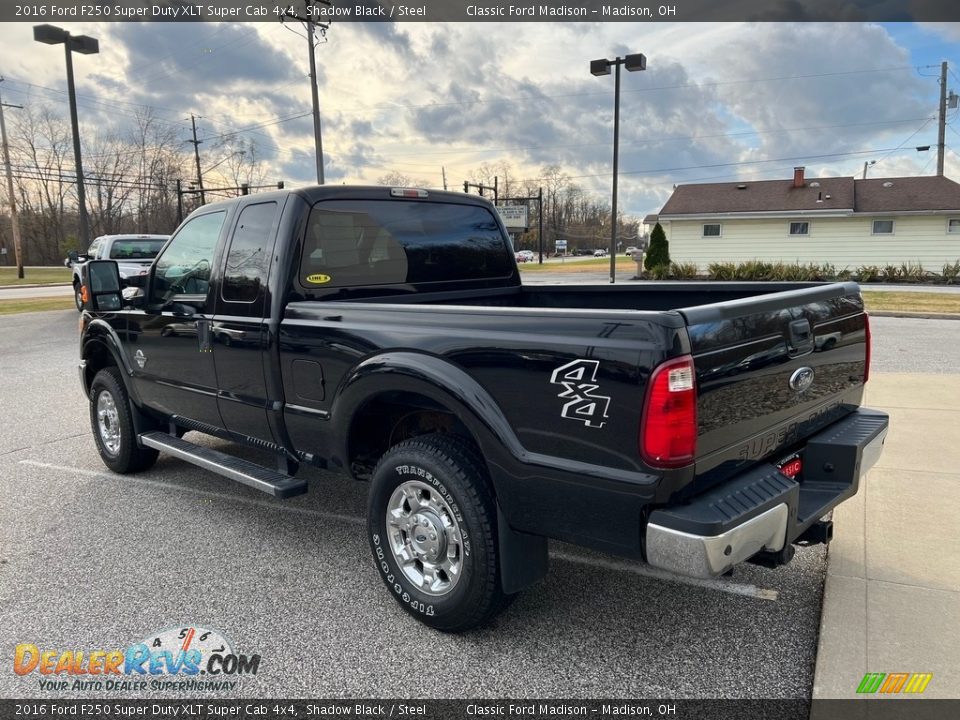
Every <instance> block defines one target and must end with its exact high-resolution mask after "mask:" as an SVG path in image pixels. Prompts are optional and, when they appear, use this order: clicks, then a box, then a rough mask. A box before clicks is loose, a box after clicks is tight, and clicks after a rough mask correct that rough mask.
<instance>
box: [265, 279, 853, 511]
mask: <svg viewBox="0 0 960 720" xmlns="http://www.w3.org/2000/svg"><path fill="white" fill-rule="evenodd" d="M411 305H415V306H416V307H411ZM371 306H375V309H374V308H373V307H371ZM865 322H866V321H865V315H864V311H863V304H862V300H861V299H860V295H859V290H858V287H857V285H856V284H855V283H834V284H820V283H683V284H679V283H677V284H672V283H666V284H660V283H657V284H630V285H622V286H615V287H608V286H603V285H600V286H534V287H529V286H528V287H516V288H506V289H504V288H498V289H493V290H478V291H472V292H448V293H441V294H425V293H420V294H411V295H404V294H402V292H401V293H398V294H393V295H389V296H382V295H381V296H378V297H362V298H357V299H356V301H355V302H350V301H333V302H331V301H330V300H325V301H323V302H294V303H291V304H290V305H288V307H287V313H286V319H285V320H284V321H283V323H282V332H283V334H284V335H287V336H288V337H289V338H290V339H291V340H292V339H293V338H294V337H299V338H300V341H303V340H306V341H307V342H309V339H310V338H311V336H321V335H323V334H324V333H325V332H326V330H322V329H321V328H326V329H339V330H340V332H341V339H342V341H343V343H342V344H343V345H347V346H350V347H352V348H354V349H355V352H356V353H357V355H356V361H357V362H359V361H360V360H361V358H362V357H363V356H364V355H366V354H374V353H376V352H382V351H384V350H387V349H391V348H405V347H414V348H416V349H417V351H418V352H426V353H429V354H435V355H438V356H441V357H443V358H444V359H446V360H448V361H451V362H453V363H455V364H457V365H458V366H459V367H461V368H463V369H464V370H465V371H466V372H467V373H468V374H469V375H470V376H471V377H472V378H473V379H474V380H476V381H477V382H478V383H479V384H480V385H481V386H482V387H483V388H484V390H485V391H486V392H488V393H489V394H490V396H491V397H492V398H493V400H494V401H495V402H496V404H497V406H498V407H499V408H500V409H501V410H502V411H503V413H504V414H505V415H506V419H507V420H508V422H509V424H510V426H511V427H513V428H514V429H515V431H516V434H517V440H518V441H519V444H520V446H521V447H522V449H523V451H524V452H525V453H526V457H527V458H528V459H529V460H533V461H538V460H543V459H546V458H550V459H554V460H561V461H563V462H566V463H568V464H569V463H575V464H576V465H577V466H578V467H580V468H581V469H582V471H583V472H585V473H588V474H592V473H597V474H609V473H610V472H611V471H627V472H630V473H643V472H647V471H648V470H647V468H646V467H645V466H644V465H643V463H642V462H641V460H640V458H639V456H638V453H637V432H638V428H637V426H636V425H637V418H638V417H639V415H640V410H641V408H642V405H643V402H644V391H645V387H646V382H647V379H648V378H649V376H650V373H651V372H652V370H653V368H654V367H655V365H656V364H659V363H660V362H661V361H662V360H663V359H664V349H665V348H672V349H671V350H670V351H669V354H672V355H681V354H685V353H690V354H692V355H693V358H694V364H695V368H696V380H697V386H698V442H697V458H696V464H695V468H694V469H693V472H691V473H689V476H688V477H687V478H686V479H685V480H682V481H678V482H676V483H674V487H675V488H678V487H680V486H682V490H681V492H683V493H688V494H692V493H696V492H700V491H702V490H704V489H706V488H708V487H710V486H712V485H714V484H716V483H718V482H720V481H722V480H723V479H726V478H728V477H730V476H732V475H733V474H735V473H737V472H741V471H742V470H743V469H745V467H747V466H749V465H751V464H754V463H756V462H758V461H760V460H763V459H775V458H777V457H780V456H783V455H786V454H789V452H790V449H791V447H792V446H793V445H795V444H797V443H799V442H800V441H802V440H803V439H804V438H806V437H809V436H811V435H813V434H814V433H816V432H817V431H819V430H820V429H822V428H823V427H825V426H826V425H828V424H830V423H831V422H834V421H836V420H838V419H840V418H841V417H843V416H844V415H846V414H848V413H850V412H851V411H853V410H854V409H856V408H857V407H858V406H859V405H860V401H861V397H862V388H863V375H864V363H865V355H866V351H865V347H866V345H865ZM797 333H799V335H798V334H797ZM361 337H362V342H361ZM576 358H596V359H598V360H599V365H598V370H597V376H596V381H597V382H598V384H599V385H600V388H601V390H598V393H599V392H602V393H603V395H604V396H607V397H609V399H610V406H609V420H608V421H606V422H604V423H603V427H590V426H586V427H585V426H584V425H583V424H580V423H574V422H570V421H569V420H568V419H566V418H561V417H560V410H559V408H560V406H561V405H562V402H558V400H557V395H558V390H557V386H556V385H555V384H551V383H550V382H549V379H550V375H551V372H552V371H553V370H554V369H555V368H557V367H560V366H562V365H563V364H564V363H567V362H570V361H571V360H573V359H576ZM331 360H332V358H331ZM328 365H329V360H328V361H324V367H325V368H326V367H328ZM806 367H809V368H810V369H812V370H813V372H814V375H815V378H816V381H815V382H814V383H813V385H812V386H811V387H810V388H809V389H808V390H805V391H804V392H796V391H795V390H793V389H791V387H790V380H791V377H792V376H793V374H794V373H796V372H797V371H798V370H799V369H800V368H806ZM331 379H332V378H331Z"/></svg>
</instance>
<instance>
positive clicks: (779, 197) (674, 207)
mask: <svg viewBox="0 0 960 720" xmlns="http://www.w3.org/2000/svg"><path fill="white" fill-rule="evenodd" d="M813 183H819V186H815V185H813ZM818 200H820V201H821V202H817V201H818ZM851 209H853V178H852V177H839V178H817V179H813V180H808V181H807V182H806V184H805V185H804V186H803V187H799V188H795V187H794V186H793V181H792V180H761V181H759V182H751V181H745V182H740V183H737V182H732V183H731V182H727V183H703V184H696V185H678V186H677V187H676V189H675V190H674V191H673V195H671V196H670V199H669V200H667V204H666V205H664V206H663V209H662V210H661V211H660V215H704V214H713V213H751V212H777V211H787V212H792V211H798V210H851Z"/></svg>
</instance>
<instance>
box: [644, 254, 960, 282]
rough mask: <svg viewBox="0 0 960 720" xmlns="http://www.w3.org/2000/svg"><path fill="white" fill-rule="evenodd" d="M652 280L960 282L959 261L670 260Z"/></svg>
mask: <svg viewBox="0 0 960 720" xmlns="http://www.w3.org/2000/svg"><path fill="white" fill-rule="evenodd" d="M644 277H646V278H650V279H652V280H785V281H823V280H856V281H857V282H861V283H876V282H891V283H931V284H946V285H953V284H956V283H958V282H960V260H957V261H956V262H953V263H946V264H944V266H943V268H942V270H941V272H939V273H938V272H934V271H931V270H924V269H923V266H922V265H921V264H920V263H912V262H906V263H900V264H899V265H884V266H882V267H881V266H879V265H861V266H859V267H857V268H855V269H852V270H851V269H850V268H849V267H845V268H843V269H842V270H838V269H837V268H836V267H835V266H834V265H832V264H830V263H823V264H822V265H821V264H819V263H807V264H801V263H782V262H776V263H770V262H763V261H762V260H749V261H747V262H742V263H734V262H714V263H710V264H709V265H708V266H707V268H706V273H703V272H701V270H700V266H699V265H698V264H697V263H670V264H669V265H661V266H658V267H652V268H650V269H649V270H648V271H647V272H645V273H644Z"/></svg>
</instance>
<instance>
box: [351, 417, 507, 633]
mask: <svg viewBox="0 0 960 720" xmlns="http://www.w3.org/2000/svg"><path fill="white" fill-rule="evenodd" d="M414 498H415V499H414ZM388 512H389V513H390V514H391V517H392V518H393V521H392V522H388V519H387V515H388ZM421 523H422V524H421ZM418 531H419V532H418ZM435 531H436V532H435ZM414 533H418V534H414ZM367 534H368V537H369V540H370V549H371V551H372V552H373V556H374V563H375V564H376V566H377V571H378V572H379V573H380V577H381V578H382V580H383V582H384V584H385V585H386V586H387V588H388V589H389V591H390V594H391V595H392V596H393V598H394V599H395V600H396V601H397V602H398V603H400V606H401V607H402V608H403V609H404V610H406V611H407V612H408V613H410V614H411V615H413V617H415V618H416V619H417V620H419V621H420V622H422V623H424V624H425V625H428V626H430V627H432V628H435V629H436V630H441V631H443V632H451V633H453V632H463V631H465V630H470V629H472V628H475V627H479V626H481V625H484V624H486V623H488V622H489V621H490V620H492V619H493V617H494V616H495V615H496V614H498V613H499V612H500V611H501V610H503V608H505V607H506V605H507V604H508V603H509V601H510V599H511V597H512V596H507V595H505V594H504V593H503V589H502V587H501V585H500V572H499V557H498V546H497V531H496V503H495V501H494V498H493V493H492V491H491V489H490V484H489V481H488V479H487V473H486V469H485V467H484V463H483V461H482V459H481V458H480V455H479V453H478V451H477V449H476V448H475V447H474V446H473V445H472V444H471V443H469V442H466V441H465V440H463V439H461V438H458V437H454V436H450V435H439V434H437V435H425V436H422V437H418V438H413V439H411V440H406V441H404V442H402V443H400V444H398V445H395V446H394V447H392V448H390V450H388V451H387V452H386V453H385V454H384V456H383V457H382V458H381V459H380V462H379V463H378V464H377V467H376V469H375V470H374V471H373V477H372V480H371V483H370V495H369V500H368V504H367ZM438 538H439V539H438ZM418 553H419V554H418ZM451 557H452V558H453V559H451ZM433 560H436V561H437V562H436V563H434V562H432V561H433ZM444 563H446V566H443V565H444ZM442 566H443V567H442Z"/></svg>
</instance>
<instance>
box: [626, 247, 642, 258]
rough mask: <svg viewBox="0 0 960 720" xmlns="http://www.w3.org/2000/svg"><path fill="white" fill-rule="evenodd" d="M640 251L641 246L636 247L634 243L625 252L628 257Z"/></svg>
mask: <svg viewBox="0 0 960 720" xmlns="http://www.w3.org/2000/svg"><path fill="white" fill-rule="evenodd" d="M638 252H640V248H638V247H634V246H633V245H631V246H630V247H628V248H627V250H626V253H625V254H626V256H627V257H633V255H634V253H638Z"/></svg>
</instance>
